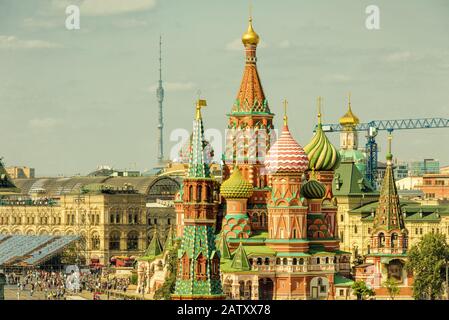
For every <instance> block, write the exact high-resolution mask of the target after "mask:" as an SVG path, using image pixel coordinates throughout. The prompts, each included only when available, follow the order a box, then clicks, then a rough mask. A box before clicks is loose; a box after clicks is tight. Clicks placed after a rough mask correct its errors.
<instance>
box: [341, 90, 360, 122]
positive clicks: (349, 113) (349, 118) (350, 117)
mask: <svg viewBox="0 0 449 320" xmlns="http://www.w3.org/2000/svg"><path fill="white" fill-rule="evenodd" d="M359 123H360V120H359V118H357V116H356V115H355V114H354V113H352V109H351V95H349V97H348V111H346V113H345V114H344V115H343V117H341V118H340V124H341V125H342V126H355V125H357V124H359Z"/></svg>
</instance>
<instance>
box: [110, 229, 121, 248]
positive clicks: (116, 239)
mask: <svg viewBox="0 0 449 320" xmlns="http://www.w3.org/2000/svg"><path fill="white" fill-rule="evenodd" d="M109 250H120V233H119V232H118V231H113V232H111V234H110V235H109Z"/></svg>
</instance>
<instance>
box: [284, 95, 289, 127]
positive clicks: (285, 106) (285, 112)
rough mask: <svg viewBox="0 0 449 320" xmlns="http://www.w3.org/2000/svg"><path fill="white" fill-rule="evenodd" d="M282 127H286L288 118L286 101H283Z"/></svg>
mask: <svg viewBox="0 0 449 320" xmlns="http://www.w3.org/2000/svg"><path fill="white" fill-rule="evenodd" d="M283 102H284V126H286V125H287V122H288V117H287V105H288V101H287V99H284V101H283Z"/></svg>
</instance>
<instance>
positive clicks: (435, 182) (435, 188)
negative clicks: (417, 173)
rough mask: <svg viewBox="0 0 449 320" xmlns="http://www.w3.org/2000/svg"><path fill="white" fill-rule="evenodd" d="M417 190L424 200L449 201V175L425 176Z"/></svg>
mask: <svg viewBox="0 0 449 320" xmlns="http://www.w3.org/2000/svg"><path fill="white" fill-rule="evenodd" d="M419 188H420V189H421V190H422V192H423V193H424V197H425V198H426V199H440V200H449V174H426V175H424V176H423V182H422V185H421V186H420V187H419Z"/></svg>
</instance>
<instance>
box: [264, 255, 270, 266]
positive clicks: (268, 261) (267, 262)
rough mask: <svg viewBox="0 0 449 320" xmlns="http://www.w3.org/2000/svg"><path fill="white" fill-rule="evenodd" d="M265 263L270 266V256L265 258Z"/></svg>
mask: <svg viewBox="0 0 449 320" xmlns="http://www.w3.org/2000/svg"><path fill="white" fill-rule="evenodd" d="M264 264H265V265H266V266H268V265H269V264H270V258H268V257H267V258H265V261H264Z"/></svg>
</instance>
